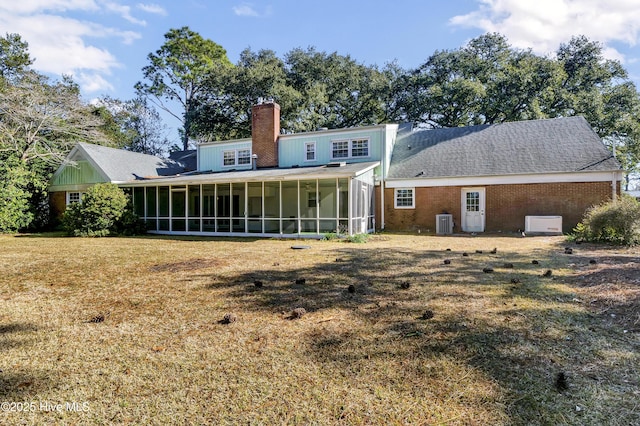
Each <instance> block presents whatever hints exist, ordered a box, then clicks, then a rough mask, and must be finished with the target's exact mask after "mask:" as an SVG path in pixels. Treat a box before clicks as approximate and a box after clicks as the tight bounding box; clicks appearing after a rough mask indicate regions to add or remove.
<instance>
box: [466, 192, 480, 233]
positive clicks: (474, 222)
mask: <svg viewBox="0 0 640 426" xmlns="http://www.w3.org/2000/svg"><path fill="white" fill-rule="evenodd" d="M484 193H485V191H484V188H463V189H462V230H463V231H464V232H484V223H485V220H484V219H485V216H484V206H485V199H484V198H485V197H484Z"/></svg>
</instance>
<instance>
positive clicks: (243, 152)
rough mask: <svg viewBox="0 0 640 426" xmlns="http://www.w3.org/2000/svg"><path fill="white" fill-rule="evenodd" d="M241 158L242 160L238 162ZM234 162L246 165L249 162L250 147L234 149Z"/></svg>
mask: <svg viewBox="0 0 640 426" xmlns="http://www.w3.org/2000/svg"><path fill="white" fill-rule="evenodd" d="M240 160H242V162H240ZM236 163H237V164H238V165H239V166H246V165H247V164H251V150H250V149H239V150H237V151H236Z"/></svg>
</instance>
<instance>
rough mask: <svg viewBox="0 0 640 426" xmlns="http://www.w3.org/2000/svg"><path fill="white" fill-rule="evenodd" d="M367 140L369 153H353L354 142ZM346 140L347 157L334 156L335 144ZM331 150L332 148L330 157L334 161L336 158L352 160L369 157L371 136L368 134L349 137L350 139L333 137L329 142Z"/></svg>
mask: <svg viewBox="0 0 640 426" xmlns="http://www.w3.org/2000/svg"><path fill="white" fill-rule="evenodd" d="M363 141H364V142H366V143H367V155H356V156H354V155H353V143H354V142H363ZM343 142H346V144H347V156H346V157H334V156H333V151H334V149H333V144H336V143H343ZM357 149H361V148H357ZM329 150H330V155H329V157H330V158H331V160H332V161H335V160H352V159H362V158H369V157H371V138H370V137H368V136H363V137H354V138H348V139H333V140H331V141H330V142H329Z"/></svg>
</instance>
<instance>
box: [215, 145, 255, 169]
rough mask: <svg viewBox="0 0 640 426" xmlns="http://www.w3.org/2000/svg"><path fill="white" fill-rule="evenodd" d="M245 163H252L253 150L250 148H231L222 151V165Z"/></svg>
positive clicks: (240, 164)
mask: <svg viewBox="0 0 640 426" xmlns="http://www.w3.org/2000/svg"><path fill="white" fill-rule="evenodd" d="M245 164H251V150H250V149H230V150H228V151H223V153H222V165H223V166H227V167H228V166H236V165H237V166H242V165H245Z"/></svg>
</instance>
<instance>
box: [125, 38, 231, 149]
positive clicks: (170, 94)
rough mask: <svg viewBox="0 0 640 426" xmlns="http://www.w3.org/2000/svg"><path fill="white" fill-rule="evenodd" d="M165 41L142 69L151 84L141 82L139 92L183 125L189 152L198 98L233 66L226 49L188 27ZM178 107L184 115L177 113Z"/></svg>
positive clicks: (184, 141) (184, 138) (184, 144)
mask: <svg viewBox="0 0 640 426" xmlns="http://www.w3.org/2000/svg"><path fill="white" fill-rule="evenodd" d="M164 37H165V43H164V44H163V45H162V46H161V47H160V49H158V50H157V51H156V52H155V53H150V54H149V55H148V59H149V65H147V66H145V67H144V68H143V69H142V72H143V75H144V78H145V79H146V80H147V81H146V82H138V83H137V84H136V89H137V90H138V93H139V94H140V95H142V96H150V97H151V99H152V100H154V101H155V102H156V103H157V105H158V106H159V107H160V108H161V109H163V110H164V111H167V112H168V113H169V114H171V115H172V116H174V117H176V118H177V119H178V120H179V121H180V122H181V123H182V126H183V128H182V144H183V148H184V149H185V150H186V149H187V148H188V147H189V140H190V137H191V136H192V130H191V121H192V118H193V109H194V107H195V106H196V99H197V97H198V96H199V95H200V94H201V93H202V91H203V90H204V88H205V86H206V85H205V83H206V82H210V81H211V80H212V79H215V76H216V75H219V74H223V73H225V72H226V71H227V69H228V68H229V67H231V66H232V65H231V62H229V59H228V58H227V52H226V50H225V49H223V48H222V46H220V45H218V44H216V43H215V42H213V41H211V40H208V39H204V38H202V36H201V35H200V34H198V33H196V32H194V31H192V30H190V29H189V28H188V27H182V28H179V29H171V30H170V31H169V32H167V33H166V34H165V36H164ZM209 87H211V86H210V85H209ZM175 103H177V104H178V106H179V107H180V111H177V110H176V109H174V104H175Z"/></svg>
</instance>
